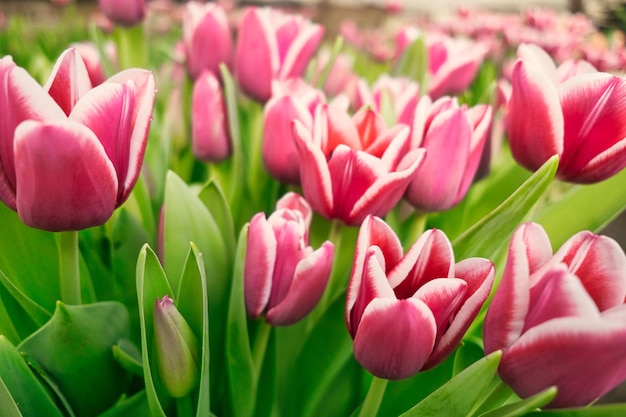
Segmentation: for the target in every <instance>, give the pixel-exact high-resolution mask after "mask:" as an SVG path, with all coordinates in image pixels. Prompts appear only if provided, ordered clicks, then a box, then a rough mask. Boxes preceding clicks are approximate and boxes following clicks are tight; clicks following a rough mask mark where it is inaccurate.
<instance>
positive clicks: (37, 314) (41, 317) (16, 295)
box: [0, 271, 51, 327]
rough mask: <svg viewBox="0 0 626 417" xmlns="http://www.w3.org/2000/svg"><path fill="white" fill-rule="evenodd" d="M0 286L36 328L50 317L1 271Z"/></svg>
mask: <svg viewBox="0 0 626 417" xmlns="http://www.w3.org/2000/svg"><path fill="white" fill-rule="evenodd" d="M0 285H3V286H4V288H5V289H6V290H7V291H8V292H9V293H10V294H11V296H12V297H13V299H14V300H15V301H16V302H17V303H18V304H19V305H20V306H21V307H22V308H23V309H24V312H25V313H26V314H28V316H29V317H30V318H31V319H32V320H33V322H34V323H35V324H36V325H37V326H38V327H40V326H43V325H44V324H45V323H46V322H47V321H48V320H49V319H50V317H51V314H50V313H49V312H48V311H46V310H44V308H43V307H41V306H40V305H39V304H37V303H35V302H34V301H33V300H31V299H30V298H28V297H27V296H26V294H24V293H23V292H22V291H21V290H20V289H19V288H17V287H16V286H15V285H14V284H13V282H12V281H10V280H9V279H8V278H7V277H6V275H4V273H3V272H2V271H0Z"/></svg>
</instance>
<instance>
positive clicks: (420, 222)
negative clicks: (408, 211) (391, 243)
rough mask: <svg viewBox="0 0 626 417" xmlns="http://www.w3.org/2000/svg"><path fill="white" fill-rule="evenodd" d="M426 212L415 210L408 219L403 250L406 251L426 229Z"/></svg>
mask: <svg viewBox="0 0 626 417" xmlns="http://www.w3.org/2000/svg"><path fill="white" fill-rule="evenodd" d="M427 219H428V214H426V213H421V212H417V211H416V212H415V213H414V214H413V215H412V216H411V217H410V219H409V220H408V225H407V226H408V227H407V228H406V234H405V236H404V245H403V246H404V250H405V251H407V250H408V249H409V248H410V247H411V246H413V244H414V243H415V241H416V240H417V239H418V238H419V237H420V235H421V234H422V233H424V230H425V229H426V220H427Z"/></svg>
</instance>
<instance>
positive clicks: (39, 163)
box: [0, 50, 155, 231]
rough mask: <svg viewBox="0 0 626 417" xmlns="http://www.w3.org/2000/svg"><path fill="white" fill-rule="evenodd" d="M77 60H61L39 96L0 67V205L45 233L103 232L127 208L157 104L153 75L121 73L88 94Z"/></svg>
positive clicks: (4, 63) (11, 68)
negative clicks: (94, 229) (115, 214)
mask: <svg viewBox="0 0 626 417" xmlns="http://www.w3.org/2000/svg"><path fill="white" fill-rule="evenodd" d="M77 56H78V55H77V54H76V53H75V51H74V50H68V51H66V52H65V53H64V54H63V55H61V57H60V58H59V60H58V61H57V64H56V65H55V68H54V70H53V73H52V76H51V78H50V79H49V80H48V82H47V83H46V85H45V86H44V87H43V88H42V87H41V86H40V85H39V84H38V83H37V82H36V81H35V80H34V79H33V78H32V77H31V76H30V75H29V74H28V73H27V72H26V71H25V70H24V69H22V68H20V67H18V66H16V65H15V64H14V63H13V61H12V60H11V58H10V57H5V58H3V59H2V60H0V113H1V114H3V115H6V117H3V118H0V199H1V200H2V201H3V202H4V203H5V204H6V205H7V206H8V207H10V208H11V209H13V210H16V211H17V213H18V216H19V217H20V219H22V221H23V222H24V223H26V224H27V225H29V226H31V227H36V228H40V229H44V230H49V231H62V230H79V229H83V228H87V227H91V226H95V225H99V224H102V223H104V222H105V221H106V220H107V219H108V218H109V217H110V216H111V214H112V213H113V210H114V209H115V208H116V207H119V206H120V205H121V204H122V203H123V202H124V201H126V199H127V198H128V196H129V195H130V192H131V191H132V188H133V186H134V184H135V182H136V181H137V178H138V176H139V171H140V169H141V165H142V161H143V154H144V151H145V147H146V141H147V137H148V128H149V125H150V119H151V116H152V107H153V104H154V96H155V81H154V76H153V75H152V73H151V72H149V71H145V70H139V69H137V70H127V71H123V72H121V73H119V74H117V75H115V76H113V77H111V78H110V79H109V80H107V81H106V82H105V83H103V84H101V85H100V86H98V87H95V88H93V89H91V90H88V88H87V87H88V86H89V85H90V84H89V76H88V75H87V71H86V69H85V67H84V64H83V65H78V63H79V62H82V61H79V60H78V59H77V58H76V57H77Z"/></svg>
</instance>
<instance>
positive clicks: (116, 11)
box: [98, 0, 146, 26]
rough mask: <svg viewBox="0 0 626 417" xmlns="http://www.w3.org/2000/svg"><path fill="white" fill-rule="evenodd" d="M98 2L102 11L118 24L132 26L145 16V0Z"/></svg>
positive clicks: (105, 0)
mask: <svg viewBox="0 0 626 417" xmlns="http://www.w3.org/2000/svg"><path fill="white" fill-rule="evenodd" d="M98 4H99V5H100V10H102V13H104V15H105V16H106V17H107V18H108V19H109V20H111V21H112V22H114V23H116V24H118V25H122V26H133V25H136V24H138V23H141V22H142V21H143V19H144V17H145V16H146V0H98Z"/></svg>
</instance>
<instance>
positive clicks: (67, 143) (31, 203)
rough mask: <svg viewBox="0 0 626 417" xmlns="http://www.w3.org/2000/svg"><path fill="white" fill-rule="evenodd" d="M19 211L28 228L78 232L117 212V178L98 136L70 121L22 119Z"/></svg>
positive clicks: (18, 148)
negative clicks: (44, 121)
mask: <svg viewBox="0 0 626 417" xmlns="http://www.w3.org/2000/svg"><path fill="white" fill-rule="evenodd" d="M15 171H16V178H17V182H18V184H19V186H18V188H17V198H16V202H17V211H18V214H19V216H20V219H21V220H22V221H23V222H24V223H25V224H27V225H29V226H31V227H36V228H39V229H43V230H48V231H62V230H80V229H85V228H88V227H92V226H96V225H100V224H103V223H104V222H105V221H107V220H108V219H109V217H110V216H111V214H112V213H113V210H114V208H115V199H116V195H117V188H118V187H117V179H116V177H115V169H114V167H113V164H111V161H110V160H109V159H108V158H107V156H106V153H105V151H104V148H103V147H102V145H101V144H100V142H99V141H98V138H97V137H96V136H95V135H94V134H93V132H91V131H90V130H89V129H87V128H86V127H84V126H82V125H80V124H78V123H73V122H71V121H62V122H55V123H53V122H49V123H41V122H35V121H25V122H23V123H22V124H20V125H19V126H18V127H17V129H16V131H15Z"/></svg>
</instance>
